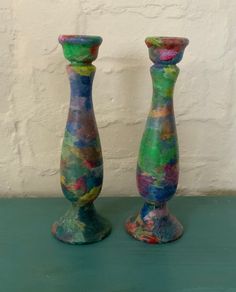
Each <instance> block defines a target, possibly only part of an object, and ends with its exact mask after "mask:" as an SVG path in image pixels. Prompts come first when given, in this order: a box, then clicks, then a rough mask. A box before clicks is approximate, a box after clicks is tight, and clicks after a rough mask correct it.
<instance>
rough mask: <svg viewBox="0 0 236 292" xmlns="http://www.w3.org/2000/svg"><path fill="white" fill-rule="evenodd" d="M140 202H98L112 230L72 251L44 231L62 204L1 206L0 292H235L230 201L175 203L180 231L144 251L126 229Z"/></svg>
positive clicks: (234, 207) (234, 202)
mask: <svg viewBox="0 0 236 292" xmlns="http://www.w3.org/2000/svg"><path fill="white" fill-rule="evenodd" d="M141 204H142V199H140V198H99V199H98V200H97V202H96V206H97V209H98V211H100V213H101V214H103V215H104V216H106V217H107V218H109V219H110V221H111V222H112V225H113V231H112V233H111V235H110V236H109V237H107V238H106V239H105V240H103V241H101V242H99V243H95V244H90V245H82V246H81V245H80V246H71V245H67V244H64V243H61V242H59V241H57V240H56V239H54V238H53V237H52V236H51V234H50V226H51V224H52V223H53V221H54V220H55V219H57V218H58V217H59V216H60V215H62V214H63V213H64V212H65V210H66V209H67V207H68V206H69V204H68V203H67V201H66V200H65V199H64V198H61V199H1V200H0V292H12V291H14V292H15V291H16V292H18V291H19V292H21V291H29V292H38V291H41V292H42V291H44V292H47V291H50V292H51V291H57V292H67V291H68V292H72V291H78V292H93V291H96V292H97V291H98V292H100V291H101V292H106V291H108V292H125V291H134V292H136V291H137V292H139V291H143V292H144V291H147V292H149V291H154V292H159V291H160V292H167V291H168V292H169V291H171V292H172V291H173V292H223V291H224V292H236V220H235V214H236V197H230V196H222V197H212V196H211V197H177V198H175V199H173V200H172V202H170V204H169V206H170V209H171V210H172V212H173V213H174V214H175V215H176V216H177V217H178V219H179V220H181V222H182V223H183V225H184V228H185V233H184V236H183V237H182V238H181V239H180V240H178V241H176V242H173V243H169V244H163V245H148V244H145V243H143V242H139V241H136V240H134V239H132V238H131V237H130V236H129V235H128V234H126V232H125V230H124V227H123V225H124V221H125V220H126V218H127V217H128V216H129V215H130V214H133V213H134V212H135V211H137V210H138V209H139V207H140V206H141Z"/></svg>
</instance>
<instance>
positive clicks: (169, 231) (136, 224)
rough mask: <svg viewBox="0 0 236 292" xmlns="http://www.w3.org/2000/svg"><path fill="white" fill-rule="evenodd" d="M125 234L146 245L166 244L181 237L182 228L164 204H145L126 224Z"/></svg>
mask: <svg viewBox="0 0 236 292" xmlns="http://www.w3.org/2000/svg"><path fill="white" fill-rule="evenodd" d="M125 227H126V230H127V232H128V233H129V234H130V235H131V236H133V237H134V238H135V239H137V240H141V241H144V242H146V243H153V244H154V243H156V244H157V243H167V242H170V241H174V240H176V239H178V238H179V237H181V236H182V234H183V226H182V225H181V223H180V222H179V221H178V220H177V219H176V218H175V217H174V216H172V215H171V214H170V213H169V210H168V208H167V207H166V203H162V204H159V205H155V204H151V203H145V204H144V206H143V208H142V209H141V211H140V213H139V214H138V215H136V216H133V217H130V218H129V219H128V220H127V222H126V225H125Z"/></svg>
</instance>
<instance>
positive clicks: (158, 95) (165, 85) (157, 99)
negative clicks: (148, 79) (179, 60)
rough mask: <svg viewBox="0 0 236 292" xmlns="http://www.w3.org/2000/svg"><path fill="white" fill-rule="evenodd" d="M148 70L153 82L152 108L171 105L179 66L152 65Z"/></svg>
mask: <svg viewBox="0 0 236 292" xmlns="http://www.w3.org/2000/svg"><path fill="white" fill-rule="evenodd" d="M150 72H151V76H152V83H153V96H152V109H153V108H157V107H164V106H168V105H169V106H172V102H173V91H174V86H175V82H176V80H177V77H178V74H179V68H178V67H177V66H176V65H167V66H163V65H153V66H152V67H151V68H150Z"/></svg>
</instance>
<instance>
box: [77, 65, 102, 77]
mask: <svg viewBox="0 0 236 292" xmlns="http://www.w3.org/2000/svg"><path fill="white" fill-rule="evenodd" d="M72 68H73V71H74V72H76V73H78V74H80V75H83V76H90V75H91V73H93V72H95V70H96V68H95V66H93V65H85V66H78V65H77V66H76V65H72Z"/></svg>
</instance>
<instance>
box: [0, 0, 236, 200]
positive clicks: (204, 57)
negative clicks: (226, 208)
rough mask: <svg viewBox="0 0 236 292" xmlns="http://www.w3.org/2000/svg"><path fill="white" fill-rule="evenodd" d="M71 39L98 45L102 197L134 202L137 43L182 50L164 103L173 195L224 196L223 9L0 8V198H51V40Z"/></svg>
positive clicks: (64, 87) (54, 3)
mask: <svg viewBox="0 0 236 292" xmlns="http://www.w3.org/2000/svg"><path fill="white" fill-rule="evenodd" d="M72 33H76V34H97V35H101V36H102V37H103V39H104V41H103V43H102V45H101V48H100V52H99V57H98V59H97V61H96V62H95V63H94V64H95V65H96V66H97V73H96V76H95V80H94V88H93V93H94V107H95V112H96V117H97V122H98V125H99V130H100V136H101V140H102V145H103V155H104V162H105V177H104V188H103V194H104V195H111V196H116V195H135V194H137V191H136V184H135V166H136V160H137V152H138V146H139V142H140V138H141V135H142V132H143V128H144V122H145V119H146V116H147V113H148V109H149V105H150V101H151V79H150V75H149V67H150V65H151V62H150V61H149V59H148V52H147V48H146V46H145V44H144V39H145V37H146V36H149V35H165V36H185V37H188V38H189V39H190V45H189V46H188V47H187V49H186V52H185V56H184V58H183V61H182V62H181V63H180V64H179V67H180V69H181V73H180V75H179V78H178V80H177V84H176V90H175V97H174V100H175V112H176V120H177V127H178V134H179V143H180V157H181V160H180V166H181V176H180V184H179V193H180V194H184V195H189V194H212V193H218V194H223V193H231V192H234V191H236V179H235V175H236V152H235V144H236V100H235V96H236V83H235V81H236V66H235V65H236V61H235V59H236V57H235V56H236V1H235V0H227V1H226V0H212V1H206V0H198V1H195V0H175V1H171V0H158V1H156V0H152V1H150V0H143V1H141V0H119V1H115V0H96V1H95V0H70V1H66V0H41V1H39V0H0V153H1V154H0V195H1V196H16V195H17V196H54V195H55V196H58V195H60V196H61V191H60V186H59V173H58V171H59V169H58V168H59V159H60V145H61V141H62V137H63V132H64V126H65V122H66V117H67V106H68V101H69V83H68V80H67V75H66V71H65V65H66V63H67V62H66V60H65V59H64V57H63V54H62V49H61V47H60V45H59V44H58V42H57V37H58V35H59V34H72Z"/></svg>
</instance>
